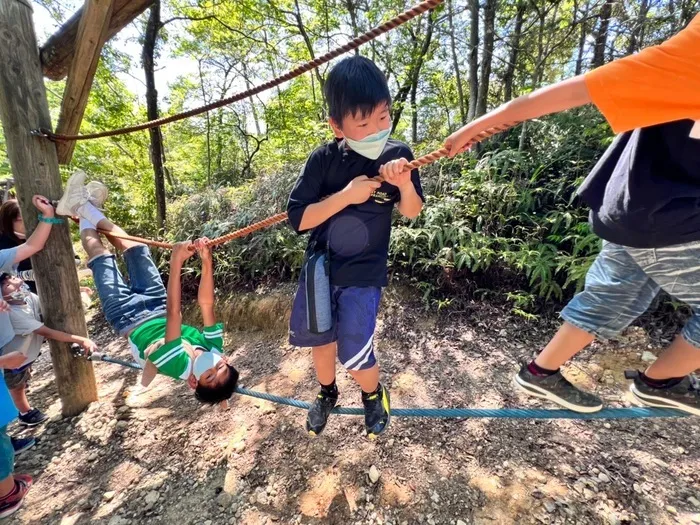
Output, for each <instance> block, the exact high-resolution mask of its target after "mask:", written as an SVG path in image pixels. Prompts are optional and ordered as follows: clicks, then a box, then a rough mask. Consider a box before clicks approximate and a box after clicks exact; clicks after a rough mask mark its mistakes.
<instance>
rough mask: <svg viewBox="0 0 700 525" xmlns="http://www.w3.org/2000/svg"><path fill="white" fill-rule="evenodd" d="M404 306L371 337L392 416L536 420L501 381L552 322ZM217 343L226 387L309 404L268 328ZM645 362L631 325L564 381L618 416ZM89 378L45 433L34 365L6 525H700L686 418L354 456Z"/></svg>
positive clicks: (436, 423)
mask: <svg viewBox="0 0 700 525" xmlns="http://www.w3.org/2000/svg"><path fill="white" fill-rule="evenodd" d="M390 295H391V294H389V296H390ZM405 304H406V303H405V302H403V301H397V300H392V299H391V297H389V298H388V299H387V300H386V301H385V305H384V308H383V314H382V319H381V322H380V325H379V328H378V332H377V345H376V346H377V348H378V357H379V360H380V363H381V365H382V368H383V376H384V378H385V379H384V381H385V383H386V385H387V386H388V387H389V388H390V389H391V393H392V401H393V405H394V406H395V407H437V406H452V407H460V406H472V407H516V406H528V407H538V406H542V407H545V406H547V405H543V404H540V403H539V402H537V401H533V400H530V399H525V398H523V397H522V395H520V394H518V393H516V392H514V390H513V388H512V387H511V382H510V379H511V376H512V374H513V373H514V371H516V369H517V364H516V363H517V360H518V359H521V358H526V357H528V356H529V355H530V354H531V352H532V351H533V350H536V349H537V348H539V347H541V345H542V344H543V343H544V342H546V340H547V337H548V336H550V335H551V334H552V333H553V331H554V329H555V327H556V324H555V322H554V321H550V322H547V321H540V322H525V321H523V320H520V319H518V318H514V317H512V316H511V315H509V314H508V313H507V312H504V311H502V310H499V309H497V308H492V307H488V306H483V305H473V307H472V308H471V309H468V310H467V311H464V312H461V313H460V314H454V313H453V314H450V315H447V314H443V315H442V316H440V317H436V316H434V315H428V314H425V313H424V312H423V311H422V310H421V309H420V308H419V307H408V306H405ZM401 305H403V306H401ZM90 329H91V333H92V334H94V335H95V334H96V339H97V340H98V342H99V343H100V345H101V346H102V349H103V350H104V351H105V352H107V353H110V354H113V355H115V356H119V357H124V358H125V357H127V356H128V349H127V348H126V345H125V344H124V343H123V342H121V341H119V340H117V339H116V338H115V337H114V336H113V334H112V333H111V332H110V330H109V329H108V328H107V327H106V326H105V324H104V321H103V320H102V319H101V318H100V317H99V315H96V316H95V317H94V318H93V320H92V321H91V323H90ZM226 342H227V349H228V352H229V353H230V354H231V355H232V356H233V360H234V363H235V365H236V367H237V368H239V369H240V370H241V372H242V377H241V382H242V384H243V385H245V386H248V387H253V388H255V389H259V390H266V391H268V392H274V393H277V394H281V395H285V396H293V397H298V398H302V399H306V400H309V399H311V398H312V397H313V394H314V389H315V383H314V379H313V377H314V376H313V370H312V365H311V359H310V355H309V353H308V352H306V351H303V350H302V351H299V350H295V349H293V348H291V347H289V346H287V345H286V343H285V341H284V336H283V335H282V334H280V333H279V332H277V333H275V332H271V331H269V330H268V331H260V330H259V331H255V332H242V331H240V332H232V333H227V337H226ZM655 353H657V352H656V350H655V348H654V347H653V345H651V343H650V340H649V338H648V337H647V335H646V333H645V331H644V330H642V329H640V328H636V329H635V328H633V329H631V330H630V331H628V333H627V334H626V335H625V336H624V337H623V338H621V339H620V340H618V341H614V342H609V343H605V344H596V345H595V346H594V347H593V348H591V349H589V350H586V351H585V352H584V353H583V355H581V356H579V357H578V358H577V359H576V360H575V361H574V363H573V364H571V365H569V366H568V367H567V369H566V372H567V374H568V375H569V377H570V378H572V379H574V380H576V382H578V383H579V384H580V385H582V386H585V387H586V388H589V389H592V390H595V391H596V392H597V393H599V394H600V395H602V396H604V398H605V399H606V401H607V402H608V403H609V405H610V406H628V405H629V404H630V401H629V399H628V396H627V394H626V392H627V385H626V382H625V381H624V378H623V371H624V370H625V368H634V367H643V366H644V362H643V361H642V358H644V359H645V360H649V359H653V354H655ZM95 371H96V375H97V378H98V381H99V393H100V402H98V403H95V404H93V405H92V406H91V407H90V408H89V409H88V410H87V411H86V412H85V413H84V414H82V415H80V416H78V417H75V418H71V419H61V418H60V415H59V414H60V404H59V402H58V398H57V395H56V388H55V386H54V384H53V380H52V374H51V363H50V360H49V359H48V356H46V355H44V356H42V358H41V360H40V362H39V363H38V365H37V367H36V375H35V379H34V380H33V382H32V384H31V389H30V393H29V395H30V399H31V400H32V402H33V403H34V404H35V405H36V406H38V407H40V408H41V409H44V410H47V411H48V413H49V414H50V415H51V416H52V420H51V422H50V423H48V424H46V425H44V426H42V427H40V428H38V429H35V430H33V431H23V432H24V434H25V435H26V434H34V435H36V436H37V438H38V439H39V445H38V446H37V447H35V448H34V449H32V450H31V451H30V452H27V453H26V454H25V455H23V456H21V457H20V458H18V461H17V466H16V469H17V471H18V472H28V473H30V474H32V475H33V476H34V477H35V485H34V487H33V488H32V490H31V492H30V494H29V496H28V498H27V500H26V502H25V506H24V508H23V510H22V511H21V512H20V513H18V514H17V515H16V517H14V518H12V519H11V520H10V522H11V523H60V524H62V525H70V524H86V523H104V524H109V525H126V524H138V523H144V524H145V523H149V524H178V525H179V524H188V523H193V524H204V525H214V524H229V523H230V524H249V525H253V524H263V523H332V524H343V525H344V524H353V523H362V524H365V523H368V524H384V525H389V524H394V525H400V524H414V523H421V524H429V525H434V524H450V525H463V524H464V525H466V524H469V523H476V524H501V523H503V524H507V523H518V524H520V523H524V524H527V523H572V524H574V523H575V524H589V523H590V524H593V523H596V524H597V523H606V524H618V523H640V524H641V523H644V524H654V525H657V524H675V523H682V524H691V523H695V524H699V523H700V478H698V469H699V467H700V447H698V444H699V443H700V426H699V425H698V419H697V418H685V419H657V420H629V421H585V422H582V421H573V420H555V421H543V420H496V419H471V420H460V421H456V420H447V421H445V420H426V419H399V418H395V419H394V420H392V425H391V427H390V430H389V431H388V432H387V434H386V435H385V436H383V437H382V438H380V439H379V440H378V441H376V442H369V441H368V440H367V439H366V438H365V437H364V435H363V428H362V421H361V419H360V418H357V417H347V416H336V417H335V419H333V420H332V421H331V422H330V423H329V426H328V428H327V430H326V432H325V433H324V434H323V435H322V436H320V437H318V438H316V439H311V438H309V437H308V436H307V435H306V433H305V431H304V428H303V423H304V417H305V414H304V413H303V412H302V411H300V410H298V409H294V408H286V407H279V406H274V405H271V404H269V403H266V402H261V401H257V400H255V399H251V398H247V397H242V396H236V397H235V399H234V403H233V404H232V407H231V409H230V410H229V411H220V410H217V409H211V408H206V407H201V406H199V405H198V404H197V402H196V401H195V400H194V399H193V396H192V394H191V393H190V391H189V390H188V389H187V387H186V386H185V385H182V384H175V383H174V382H172V381H170V380H169V379H167V378H158V379H157V380H156V381H155V384H154V386H153V387H152V388H151V389H150V390H149V391H147V392H146V393H144V394H141V395H138V396H134V395H133V393H132V392H131V389H132V388H133V386H134V384H135V383H136V381H137V377H138V375H137V374H136V373H135V372H133V371H130V370H127V369H123V368H120V367H118V366H115V365H110V364H96V365H95ZM339 386H340V390H341V401H342V402H343V404H344V405H346V406H347V405H350V406H358V405H360V400H359V392H358V390H357V389H356V388H355V387H353V385H352V384H351V382H350V381H349V379H348V376H347V375H346V374H345V373H344V372H340V371H339ZM547 407H548V406H547ZM548 408H549V407H548ZM12 430H13V432H14V433H17V432H18V431H19V429H17V428H15V429H12Z"/></svg>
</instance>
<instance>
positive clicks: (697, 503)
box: [688, 496, 700, 509]
mask: <svg viewBox="0 0 700 525" xmlns="http://www.w3.org/2000/svg"><path fill="white" fill-rule="evenodd" d="M688 503H690V504H691V505H692V506H693V507H695V508H696V509H700V501H698V499H697V498H694V497H693V496H690V497H689V498H688Z"/></svg>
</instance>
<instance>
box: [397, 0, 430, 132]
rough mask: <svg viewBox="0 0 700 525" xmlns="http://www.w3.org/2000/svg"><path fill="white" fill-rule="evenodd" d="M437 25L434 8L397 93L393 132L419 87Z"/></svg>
mask: <svg viewBox="0 0 700 525" xmlns="http://www.w3.org/2000/svg"><path fill="white" fill-rule="evenodd" d="M434 27H435V11H433V10H432V9H431V10H430V11H429V12H428V27H427V28H426V31H425V38H424V39H423V45H422V46H421V48H420V50H418V51H417V55H416V47H417V46H418V38H415V39H414V43H413V46H414V50H413V53H412V55H413V56H414V57H415V58H414V60H413V63H412V64H411V69H410V70H409V73H408V75H407V78H406V81H405V82H404V84H403V86H401V88H400V89H399V92H398V93H397V94H396V97H394V101H395V102H396V103H395V104H394V114H393V115H392V118H393V121H394V123H393V125H392V128H391V131H392V133H393V132H394V131H396V127H397V126H398V125H399V120H401V114H402V113H403V109H404V106H405V105H406V99H407V98H408V95H409V94H410V93H412V91H413V90H414V89H418V82H419V81H420V70H421V68H422V67H423V62H425V57H426V55H427V54H428V51H429V50H430V44H431V43H432V40H433V28H434ZM412 109H413V110H414V112H415V110H416V107H415V105H414V106H413V108H412Z"/></svg>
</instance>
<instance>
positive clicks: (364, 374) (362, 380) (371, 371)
mask: <svg viewBox="0 0 700 525" xmlns="http://www.w3.org/2000/svg"><path fill="white" fill-rule="evenodd" d="M348 372H350V375H351V376H352V378H353V379H354V380H355V382H356V383H357V384H358V385H360V388H361V389H362V391H363V392H367V393H371V392H374V391H375V390H377V387H378V386H379V365H377V364H375V365H374V366H372V367H370V368H367V369H365V370H348Z"/></svg>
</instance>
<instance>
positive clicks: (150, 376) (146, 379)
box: [141, 359, 158, 388]
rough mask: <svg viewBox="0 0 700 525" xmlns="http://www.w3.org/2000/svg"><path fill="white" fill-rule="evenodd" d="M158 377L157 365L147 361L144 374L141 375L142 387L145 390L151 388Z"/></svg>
mask: <svg viewBox="0 0 700 525" xmlns="http://www.w3.org/2000/svg"><path fill="white" fill-rule="evenodd" d="M157 375H158V368H156V365H154V364H153V363H151V362H150V361H149V360H148V359H147V360H146V364H145V366H144V367H143V373H142V374H141V386H142V387H144V388H146V387H147V386H149V385H150V384H151V383H152V382H153V380H154V379H155V378H156V376H157Z"/></svg>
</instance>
